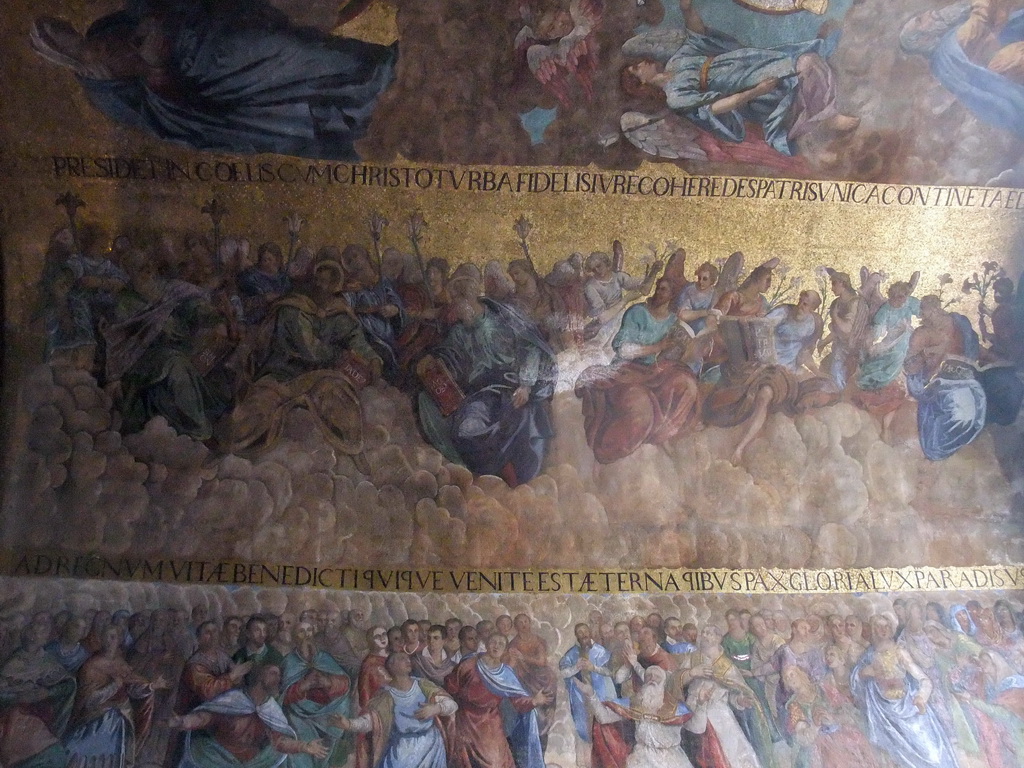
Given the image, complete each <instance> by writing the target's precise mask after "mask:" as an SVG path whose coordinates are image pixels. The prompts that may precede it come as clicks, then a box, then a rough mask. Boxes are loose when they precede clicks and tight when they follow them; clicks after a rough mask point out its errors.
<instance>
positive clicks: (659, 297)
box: [40, 216, 1024, 485]
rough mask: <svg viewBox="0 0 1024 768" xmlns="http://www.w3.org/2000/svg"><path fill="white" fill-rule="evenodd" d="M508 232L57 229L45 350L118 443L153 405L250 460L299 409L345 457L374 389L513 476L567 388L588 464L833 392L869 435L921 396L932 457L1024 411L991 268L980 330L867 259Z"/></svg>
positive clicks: (1017, 353) (1013, 327)
mask: <svg viewBox="0 0 1024 768" xmlns="http://www.w3.org/2000/svg"><path fill="white" fill-rule="evenodd" d="M522 223H523V222H520V228H519V229H518V230H517V231H518V232H519V233H520V237H521V244H522V246H523V251H524V255H525V256H526V258H523V259H518V260H513V261H511V262H510V263H508V264H507V265H505V264H503V263H499V262H497V261H491V262H489V263H488V264H487V265H486V267H485V268H484V269H483V270H481V269H480V268H478V267H477V266H476V265H474V264H473V263H462V264H459V265H452V264H451V263H449V261H447V260H446V259H443V258H430V259H425V258H424V257H423V256H422V255H421V253H420V249H419V241H420V237H421V235H420V233H421V232H422V226H423V223H422V220H421V219H417V218H416V217H415V216H414V217H412V218H411V220H410V226H409V232H410V240H411V243H412V246H413V250H414V251H415V253H402V252H401V251H399V250H398V249H396V248H390V247H389V248H385V249H384V250H383V251H381V250H380V248H379V242H380V239H381V238H380V226H378V228H377V229H376V230H372V231H374V232H375V234H376V237H375V238H374V250H373V252H371V250H370V249H368V248H366V247H364V246H362V245H358V244H349V245H347V246H345V247H344V248H339V247H336V246H332V245H325V246H323V247H321V248H320V249H319V250H318V251H314V250H313V249H312V248H311V247H308V246H305V245H303V246H299V247H295V246H296V245H297V237H295V236H293V237H292V238H291V240H292V247H291V248H290V249H289V253H287V254H285V253H284V252H283V251H282V249H281V247H280V246H278V245H277V244H275V243H273V242H266V243H264V244H262V245H260V246H259V247H258V248H256V249H255V254H253V249H252V248H251V247H250V245H249V242H248V241H247V240H245V239H244V238H241V237H235V236H230V235H229V236H225V237H219V236H218V238H217V239H216V242H215V243H214V242H213V241H211V239H210V238H207V237H205V236H202V235H199V234H195V233H192V234H188V235H186V236H185V237H184V240H183V242H179V240H178V239H177V238H176V237H173V236H171V235H167V234H164V235H154V234H149V235H143V234H138V233H132V234H121V235H119V236H117V237H115V238H113V239H111V238H110V237H109V236H108V235H107V234H105V233H104V231H103V230H102V228H100V227H99V226H96V225H89V224H86V225H83V226H80V227H68V228H64V229H61V230H59V231H57V232H55V234H54V235H53V237H52V239H51V242H50V244H49V248H48V253H47V256H46V267H45V271H44V275H43V279H42V297H43V300H42V301H41V304H40V306H41V310H40V312H41V315H43V316H45V321H46V323H47V326H48V327H47V330H48V333H47V338H48V348H47V356H48V359H49V361H50V362H51V363H52V364H55V365H73V366H77V367H82V368H86V369H88V370H91V371H92V372H93V373H94V374H95V376H96V378H97V380H98V381H99V383H100V384H101V385H103V386H104V387H106V388H107V389H108V391H110V392H111V393H112V394H113V395H114V398H115V401H116V403H117V406H118V409H119V411H120V414H121V430H122V432H125V433H131V432H136V431H139V430H141V429H143V427H144V426H145V424H146V423H147V422H148V421H149V420H150V419H152V418H153V417H155V416H162V417H163V418H165V419H166V420H167V422H168V423H169V424H170V425H171V427H173V428H174V429H175V430H176V431H177V432H179V433H180V434H184V435H189V436H191V437H193V438H195V439H197V440H202V441H207V442H208V443H209V444H210V445H215V446H216V447H217V448H218V449H219V450H221V451H224V452H233V453H246V452H250V453H257V452H259V451H262V450H266V449H268V448H271V447H272V446H274V445H275V444H276V443H277V442H278V440H279V439H280V436H281V434H282V430H283V425H284V422H285V418H286V416H287V414H288V412H289V411H290V410H291V409H293V408H296V407H302V408H306V409H308V410H309V411H311V412H312V413H313V414H314V416H315V417H316V420H317V422H318V424H319V425H320V426H321V429H322V431H323V433H324V436H325V438H326V439H327V440H328V441H329V442H330V443H331V444H332V445H333V446H334V447H335V448H336V449H337V450H338V451H340V452H342V453H344V454H348V455H349V456H351V457H352V458H353V461H355V462H356V464H357V466H360V465H364V466H365V457H364V455H363V440H362V435H363V418H362V411H361V406H360V397H359V392H360V390H361V389H362V388H363V387H365V386H367V385H369V384H371V383H376V382H377V381H381V382H384V383H385V384H386V385H388V386H394V387H397V388H399V389H401V390H404V391H405V392H407V393H408V394H409V395H410V396H411V397H412V398H413V402H414V404H415V407H416V412H417V414H418V419H419V423H420V427H421V430H422V434H423V436H424V437H425V439H426V440H428V441H429V442H430V443H431V444H432V445H434V446H435V447H436V448H437V449H438V450H440V451H441V453H442V454H443V455H444V456H445V457H446V458H447V459H448V460H450V461H452V462H456V463H460V464H464V465H466V466H467V467H469V468H470V469H471V470H473V471H474V472H476V473H478V474H492V475H498V476H500V477H502V478H504V479H505V480H506V481H508V482H509V484H511V485H515V484H518V483H522V482H526V481H528V480H530V479H532V478H533V477H535V476H536V475H537V474H538V473H539V472H540V470H541V468H542V465H543V462H544V457H545V452H546V450H547V446H548V443H549V440H550V438H551V437H552V436H553V434H554V424H553V422H552V417H551V407H550V402H551V398H552V396H553V394H554V392H555V391H556V389H558V388H559V386H560V385H566V380H567V378H571V379H572V381H568V384H567V385H566V386H565V387H564V388H569V387H571V386H573V385H574V388H575V393H576V395H577V396H578V397H579V398H580V399H581V400H582V415H583V422H584V428H585V432H586V436H587V440H588V442H589V444H590V446H591V447H592V449H593V451H594V455H595V457H596V459H597V460H598V461H599V462H602V463H610V462H614V461H617V460H619V459H621V458H623V457H625V456H627V455H629V454H631V453H633V452H634V451H635V450H637V449H638V448H639V447H640V446H641V445H643V444H644V443H651V444H662V443H664V442H665V441H668V440H670V439H673V438H675V437H677V436H680V435H685V434H687V433H689V432H692V431H695V430H697V429H700V428H701V427H702V426H703V425H705V424H707V425H713V426H721V427H731V426H736V425H741V424H744V425H746V426H745V428H744V429H743V430H742V434H741V436H740V438H739V441H738V444H737V446H736V448H735V452H734V454H733V460H734V461H739V460H741V459H742V455H743V452H744V450H745V449H746V447H747V446H748V445H749V444H750V442H751V441H752V440H753V439H754V438H755V437H756V436H757V435H758V434H759V433H760V431H761V429H762V427H763V425H764V423H765V420H766V418H767V416H768V415H769V414H771V413H776V412H784V413H789V414H792V415H796V414H799V413H802V412H806V411H807V410H809V409H812V408H818V407H823V406H827V405H830V404H833V403H836V402H839V401H840V400H843V399H845V400H848V401H851V402H853V403H855V404H857V405H858V406H860V407H863V408H865V409H867V410H869V411H870V412H872V413H874V414H876V415H877V416H878V417H879V419H880V420H881V422H882V426H883V430H882V431H883V439H887V434H886V433H887V431H888V428H889V426H890V424H891V422H892V420H893V417H894V415H895V414H896V413H897V411H898V410H899V409H900V408H901V406H903V405H904V404H906V403H908V402H910V401H911V400H916V402H917V405H918V424H919V433H920V440H921V447H922V449H923V452H924V454H925V455H926V456H927V457H928V458H930V459H941V458H945V457H947V456H949V455H950V454H952V453H953V452H954V451H956V450H958V449H959V448H961V447H963V446H964V445H966V444H967V443H969V442H971V440H973V439H974V438H975V437H976V436H977V435H978V433H979V432H980V431H981V429H982V428H983V427H984V426H985V425H986V424H987V423H993V422H994V423H999V424H1009V423H1012V422H1013V421H1014V420H1015V419H1016V417H1017V414H1018V412H1019V410H1020V403H1021V397H1022V385H1021V382H1020V380H1019V379H1018V377H1017V369H1019V367H1020V366H1021V364H1022V363H1024V346H1022V342H1021V339H1022V338H1024V333H1022V329H1024V300H1022V299H1024V297H1022V295H1021V293H1020V292H1017V293H1015V291H1014V283H1013V281H1012V280H1011V279H1010V278H1008V277H1006V276H1005V275H1004V274H1002V270H1001V268H999V267H998V265H996V264H995V263H994V262H988V263H986V265H985V268H984V272H983V274H982V275H981V276H980V277H979V276H978V275H975V277H974V279H973V281H972V279H971V278H968V279H967V280H966V281H965V282H964V285H963V291H964V292H965V293H967V292H971V291H976V292H977V293H979V294H981V297H982V299H983V301H982V311H981V313H980V314H979V318H978V319H979V326H980V331H981V333H980V336H979V333H978V331H976V330H975V328H974V327H973V326H972V323H971V321H970V320H969V319H968V318H967V317H966V316H964V315H962V314H959V313H956V312H952V311H949V300H948V298H947V299H944V298H943V297H942V295H941V293H940V294H932V295H928V296H924V297H922V298H920V299H918V298H917V297H915V296H914V295H913V293H914V291H915V289H916V286H917V281H918V275H917V274H915V275H914V276H913V277H912V278H911V279H910V280H909V281H903V280H896V281H893V282H891V283H889V285H888V288H887V296H883V295H882V287H883V284H884V282H885V281H886V279H887V278H886V277H885V276H884V275H883V274H881V273H879V272H872V271H870V270H869V269H867V268H864V269H862V270H861V274H860V276H859V277H860V279H859V286H857V287H855V286H854V283H853V280H852V279H851V277H850V275H849V274H846V273H843V272H839V271H837V270H834V269H832V268H827V267H821V268H820V269H819V270H818V272H817V273H816V277H815V278H813V281H814V284H816V285H817V288H818V289H817V290H815V289H806V290H802V291H801V290H799V288H800V287H801V285H800V281H801V280H802V279H803V278H798V277H792V278H791V279H790V280H789V282H788V284H787V283H786V282H785V279H784V274H785V272H787V271H788V270H787V268H786V267H784V266H782V265H780V263H779V260H778V259H771V260H769V261H767V262H765V263H762V264H760V265H758V266H756V267H754V268H753V269H751V270H750V271H749V274H744V272H743V265H742V263H743V257H742V254H733V255H732V256H730V257H729V258H728V259H727V260H726V259H719V260H718V262H717V263H712V262H710V261H705V262H704V263H701V264H700V265H699V266H697V267H696V270H695V272H694V273H693V274H692V278H693V279H692V280H691V279H690V278H689V277H687V276H686V271H687V270H686V261H687V255H686V252H685V250H683V249H676V250H675V251H671V249H668V250H666V251H665V255H666V256H667V258H666V259H664V260H661V259H653V258H652V260H649V263H648V264H647V267H646V273H645V274H644V275H643V276H642V277H641V276H635V275H631V274H629V273H627V272H626V271H624V263H625V255H624V253H623V249H622V246H621V245H620V244H619V243H618V242H615V243H614V244H613V247H612V249H611V253H606V252H602V251H596V252H593V253H591V254H589V256H586V257H584V256H583V255H582V254H579V253H575V254H572V255H570V256H569V257H568V258H565V259H563V260H561V261H558V262H557V263H555V264H554V266H553V268H552V269H551V270H550V272H549V273H547V274H545V275H541V274H540V273H539V272H538V271H537V269H536V266H535V262H534V261H533V259H532V258H531V257H530V251H529V247H528V242H527V236H528V234H529V228H528V226H527V228H526V229H523V228H522V226H521V225H522ZM526 224H527V225H528V222H526ZM779 273H782V275H781V276H780V274H779ZM780 277H782V279H780ZM943 278H944V280H942V281H940V282H942V284H943V286H945V285H946V284H947V283H948V282H952V279H951V278H949V276H948V275H947V276H943ZM773 281H774V282H773ZM811 283H812V278H808V284H811ZM823 294H824V296H825V297H830V301H828V302H825V301H824V300H823ZM989 294H991V298H992V299H993V301H989V300H988V295H989ZM645 297H646V298H645ZM793 302H795V303H793ZM580 361H582V362H583V365H582V366H581V365H579V363H580ZM587 363H591V365H589V367H587V365H586V364H587ZM574 365H575V368H574ZM566 371H570V373H566Z"/></svg>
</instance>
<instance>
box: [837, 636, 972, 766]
mask: <svg viewBox="0 0 1024 768" xmlns="http://www.w3.org/2000/svg"><path fill="white" fill-rule="evenodd" d="M894 653H895V651H893V650H892V649H891V648H890V649H887V650H884V651H880V650H879V649H877V648H876V647H875V646H871V647H869V648H868V650H867V651H866V652H865V653H864V655H863V656H862V657H861V659H860V661H858V662H857V665H856V666H855V667H854V668H853V671H852V672H851V673H850V691H851V693H852V694H853V696H854V699H855V700H856V701H857V704H858V706H859V708H860V711H861V713H862V714H863V716H864V719H865V721H866V722H867V736H868V740H869V741H870V742H871V743H872V744H874V745H875V746H876V747H878V748H880V749H882V750H884V751H885V752H886V753H887V754H888V755H889V757H890V758H892V760H893V762H894V763H895V764H896V765H899V766H901V768H960V764H959V762H958V761H957V758H956V753H954V752H953V747H952V746H951V745H950V742H949V736H948V735H947V734H946V732H945V731H944V730H943V729H942V724H941V723H940V722H939V718H938V717H937V716H936V714H935V711H934V710H933V709H932V707H931V706H929V705H927V704H925V705H924V707H923V708H921V709H919V708H918V706H917V704H915V702H914V700H915V698H916V697H917V696H918V693H919V691H920V690H921V688H922V685H923V684H922V683H921V682H920V681H918V680H917V679H915V678H914V677H913V676H912V675H910V674H905V675H903V678H902V680H900V681H898V682H899V686H898V687H899V694H898V695H897V690H896V688H895V686H896V684H897V681H895V680H888V679H882V680H880V679H879V678H881V673H880V670H885V671H890V670H891V671H895V672H897V673H898V672H899V665H898V664H894V663H893V659H892V656H893V654H894ZM903 653H906V651H903ZM908 655H909V654H908ZM868 669H873V670H875V675H876V676H875V677H871V676H868V675H867V674H865V675H863V676H862V674H861V673H862V672H866V671H867V670H868ZM890 686H893V688H892V689H891V690H890Z"/></svg>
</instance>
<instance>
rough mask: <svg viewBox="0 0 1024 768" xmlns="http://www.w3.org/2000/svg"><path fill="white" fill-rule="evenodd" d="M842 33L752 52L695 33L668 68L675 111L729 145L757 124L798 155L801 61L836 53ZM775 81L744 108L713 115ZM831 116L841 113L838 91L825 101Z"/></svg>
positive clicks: (769, 137)
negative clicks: (728, 101)
mask: <svg viewBox="0 0 1024 768" xmlns="http://www.w3.org/2000/svg"><path fill="white" fill-rule="evenodd" d="M838 40H839V34H838V33H833V34H832V35H830V36H829V37H828V38H825V39H817V40H810V41H807V42H802V43H792V44H789V45H781V46H777V47H775V48H749V47H746V46H744V45H743V44H742V43H740V42H738V41H736V40H734V39H732V38H730V37H728V36H726V35H723V34H721V33H719V32H716V31H714V30H711V29H709V30H707V31H706V33H705V34H699V33H697V32H694V31H692V30H691V31H690V32H689V34H688V35H687V37H686V41H685V42H684V43H683V45H682V46H681V47H680V48H679V50H678V51H676V54H675V55H674V56H673V57H672V58H671V59H669V60H668V63H667V64H666V65H665V72H666V74H669V75H671V78H672V79H671V81H670V82H669V84H668V85H666V86H665V95H666V97H667V101H668V106H669V108H670V109H673V110H676V111H677V112H679V113H680V114H682V115H683V116H684V117H685V118H686V119H687V120H690V121H691V122H693V123H694V124H696V125H698V126H699V127H701V128H703V129H704V130H706V131H708V132H709V133H711V134H713V135H715V136H717V137H718V138H720V139H725V140H726V141H735V142H739V141H743V140H744V139H745V138H746V125H745V122H751V123H756V124H758V125H760V126H761V127H762V129H763V130H764V138H765V141H767V142H768V144H770V145H771V146H772V147H773V148H774V149H776V150H777V151H779V152H781V153H782V154H784V155H794V154H796V152H795V147H794V146H793V145H792V143H791V139H792V138H796V137H795V136H793V135H792V129H793V127H794V114H793V113H794V111H795V109H796V104H797V90H798V88H799V87H800V78H798V76H797V74H798V73H797V59H798V58H800V56H802V55H804V54H807V53H814V54H817V55H818V56H819V57H821V59H826V58H828V57H829V56H831V55H832V52H833V51H834V50H835V48H836V44H837V42H838ZM771 78H779V80H780V83H779V85H778V86H777V87H776V88H775V89H773V90H772V91H770V92H769V93H766V94H764V95H763V96H759V97H758V98H756V99H754V100H753V101H750V102H748V103H747V104H745V105H744V106H742V107H740V108H739V109H735V110H732V111H729V112H723V113H721V114H718V115H716V114H714V112H713V111H712V109H711V105H712V103H713V102H715V101H718V100H719V99H722V98H724V97H726V96H730V95H732V94H736V93H740V92H742V91H746V90H749V89H751V88H753V87H755V86H756V85H758V84H759V83H762V82H764V81H765V80H769V79H771ZM823 111H827V112H828V113H829V116H831V115H834V114H837V112H836V109H835V93H834V88H833V89H832V93H830V94H829V97H828V98H827V100H826V104H825V109H824V110H823Z"/></svg>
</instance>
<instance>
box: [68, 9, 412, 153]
mask: <svg viewBox="0 0 1024 768" xmlns="http://www.w3.org/2000/svg"><path fill="white" fill-rule="evenodd" d="M118 40H124V41H126V42H125V43H123V44H120V46H121V48H126V47H127V46H132V47H134V49H135V51H137V52H138V53H139V54H141V55H142V57H143V58H145V59H146V62H147V63H148V64H149V65H150V67H149V68H148V69H147V70H146V71H145V72H144V73H140V74H139V76H135V77H123V76H122V77H114V78H111V79H106V78H103V79H98V78H92V77H86V76H82V75H81V74H80V75H79V79H80V81H81V82H82V85H83V86H84V87H85V90H86V93H87V94H88V96H89V99H90V101H91V102H92V103H93V104H94V105H95V106H96V107H97V108H98V109H100V110H101V111H102V112H104V113H105V114H106V115H107V116H108V117H110V118H112V119H113V120H116V121H117V122H119V123H124V124H127V125H131V126H134V127H137V128H142V129H143V130H146V131H148V132H149V133H152V134H154V135H156V136H159V137H160V138H162V139H169V140H171V141H177V142H181V143H184V144H188V145H189V146H192V147H195V148H197V149H205V150H213V151H226V152H246V153H248V152H277V153H281V154H288V155H299V156H303V157H315V158H324V159H332V160H354V159H357V155H356V151H355V147H354V142H355V141H356V140H357V139H359V138H360V137H362V136H363V135H364V134H365V132H366V129H367V126H368V125H369V122H370V117H371V114H372V112H373V108H374V105H375V103H376V100H377V97H378V96H380V94H381V93H382V92H383V91H384V89H385V88H387V87H388V85H389V84H390V83H391V81H392V79H393V78H394V67H395V60H396V58H397V55H398V51H397V44H394V45H391V46H384V45H377V44H373V43H367V42H363V41H361V40H354V39H349V38H342V37H334V36H331V35H329V34H325V33H323V32H321V31H319V30H315V29H309V28H299V27H295V26H293V25H292V24H291V23H290V22H289V20H288V17H287V16H286V15H285V14H283V13H282V12H280V11H278V10H277V9H275V8H274V7H273V6H271V5H270V4H269V3H267V2H266V0H131V1H130V2H129V3H128V5H127V7H126V8H125V9H124V10H121V11H118V12H116V13H113V14H110V15H108V16H105V17H103V18H101V19H99V20H98V21H97V22H95V23H94V24H93V25H92V26H91V27H90V28H89V31H88V32H87V34H86V39H85V45H86V46H90V45H92V47H94V48H96V47H102V48H104V49H105V50H107V51H108V52H112V53H110V55H111V56H119V57H121V58H120V60H123V59H124V56H125V51H124V50H121V51H118V50H117V48H118V45H119V43H118V42H117V41H118ZM128 55H131V52H130V51H129V54H128ZM154 58H156V59H157V62H156V66H155V67H154V66H153V63H154V62H153V59H154Z"/></svg>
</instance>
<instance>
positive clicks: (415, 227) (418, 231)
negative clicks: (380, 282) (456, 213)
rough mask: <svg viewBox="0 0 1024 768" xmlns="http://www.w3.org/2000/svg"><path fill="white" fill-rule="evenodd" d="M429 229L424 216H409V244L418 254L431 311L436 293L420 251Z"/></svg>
mask: <svg viewBox="0 0 1024 768" xmlns="http://www.w3.org/2000/svg"><path fill="white" fill-rule="evenodd" d="M426 228H427V222H426V221H425V220H424V218H423V214H422V213H420V212H419V211H413V212H412V213H411V214H409V221H408V223H407V224H406V232H407V233H408V234H409V242H410V243H412V250H413V253H415V254H416V261H417V262H418V263H419V267H420V274H421V275H423V285H424V287H425V288H426V289H427V302H428V303H429V304H430V307H431V309H433V307H434V306H435V303H434V292H433V291H432V290H431V288H430V281H429V280H427V265H426V262H424V261H423V253H422V252H421V251H420V239H421V238H422V237H423V230H424V229H426Z"/></svg>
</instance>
